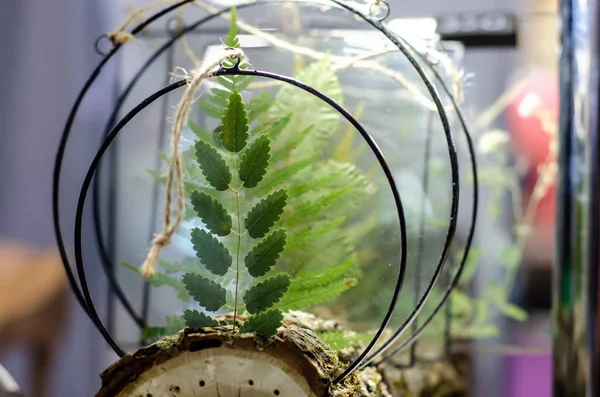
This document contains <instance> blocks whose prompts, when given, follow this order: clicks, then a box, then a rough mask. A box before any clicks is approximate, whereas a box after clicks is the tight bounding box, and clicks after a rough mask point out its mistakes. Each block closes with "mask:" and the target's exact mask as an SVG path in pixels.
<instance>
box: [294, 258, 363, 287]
mask: <svg viewBox="0 0 600 397" xmlns="http://www.w3.org/2000/svg"><path fill="white" fill-rule="evenodd" d="M355 263H356V260H355V259H354V258H352V259H349V260H347V261H346V262H345V263H344V264H342V265H338V266H333V267H329V268H325V269H317V270H303V271H301V272H299V273H298V276H297V277H296V279H295V280H293V281H292V287H291V288H296V289H312V288H319V287H323V286H325V285H327V284H329V283H331V282H333V281H336V280H339V279H341V278H343V277H346V276H349V275H350V274H349V273H351V269H352V268H353V265H355Z"/></svg>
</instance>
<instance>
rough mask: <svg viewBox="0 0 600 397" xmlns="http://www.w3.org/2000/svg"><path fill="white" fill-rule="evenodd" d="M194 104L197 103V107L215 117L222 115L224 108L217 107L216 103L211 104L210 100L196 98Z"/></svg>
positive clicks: (218, 117)
mask: <svg viewBox="0 0 600 397" xmlns="http://www.w3.org/2000/svg"><path fill="white" fill-rule="evenodd" d="M196 104H197V105H198V107H199V108H200V109H202V110H204V112H205V113H206V114H208V115H209V116H210V117H213V118H215V119H220V118H221V117H223V114H224V113H225V109H223V108H221V107H218V106H216V105H213V104H212V103H210V102H206V101H203V100H198V101H197V102H196Z"/></svg>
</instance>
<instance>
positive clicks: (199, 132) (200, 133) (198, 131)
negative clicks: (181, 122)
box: [188, 120, 214, 142]
mask: <svg viewBox="0 0 600 397" xmlns="http://www.w3.org/2000/svg"><path fill="white" fill-rule="evenodd" d="M188 127H189V128H190V130H192V132H193V133H194V135H196V136H197V137H198V138H200V139H202V140H204V141H206V142H209V141H210V140H213V139H214V135H213V134H212V133H211V132H210V131H207V130H205V129H204V128H202V127H200V126H199V125H198V124H196V123H194V122H193V121H192V120H188Z"/></svg>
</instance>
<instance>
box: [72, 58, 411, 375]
mask: <svg viewBox="0 0 600 397" xmlns="http://www.w3.org/2000/svg"><path fill="white" fill-rule="evenodd" d="M225 75H248V76H256V77H265V78H270V79H274V80H278V81H282V82H284V83H288V84H291V85H294V86H296V87H298V88H300V89H302V90H304V91H306V92H308V93H310V94H312V95H313V96H315V97H317V98H319V99H320V100H322V101H324V102H325V103H327V104H328V105H329V106H331V107H332V108H334V109H335V110H336V111H338V112H339V113H340V114H341V115H342V116H343V117H344V118H345V119H346V120H347V121H348V122H349V123H350V124H352V125H353V126H354V127H355V128H356V129H357V130H358V132H359V133H360V134H361V136H362V137H363V139H365V141H366V142H367V144H368V145H369V147H370V148H371V150H372V151H373V153H374V154H375V157H376V158H377V160H378V162H379V164H380V165H381V167H382V169H383V171H384V174H385V176H386V179H387V180H388V183H389V185H390V188H391V190H392V194H393V196H394V202H395V204H396V209H397V210H398V222H399V227H400V234H401V238H402V240H401V258H400V263H399V269H398V277H397V280H396V284H395V288H394V295H393V298H392V301H391V302H390V306H389V308H388V312H387V314H386V316H385V317H384V320H383V321H382V323H381V325H380V327H379V329H378V331H377V332H376V333H375V336H374V337H373V339H372V340H371V342H370V343H369V345H368V346H367V348H366V349H365V350H364V351H363V353H362V354H361V355H360V357H359V358H357V359H356V360H355V362H353V363H352V364H350V365H353V366H354V368H356V367H357V366H359V365H360V364H361V362H362V360H363V359H364V357H366V356H367V355H368V354H369V352H370V351H371V350H372V349H373V347H374V346H375V344H376V343H377V342H378V340H379V338H380V337H381V335H382V334H383V332H384V331H385V328H386V327H387V325H388V323H389V321H390V319H391V316H392V314H393V312H394V309H395V306H396V302H397V300H398V296H399V295H400V291H401V289H402V285H403V282H404V276H405V274H406V262H407V249H406V246H407V242H406V241H407V238H406V219H405V216H404V209H403V206H402V200H401V198H400V194H399V193H398V188H397V186H396V182H395V179H394V176H393V175H392V171H391V170H390V168H389V166H388V165H387V162H386V160H385V157H384V156H383V153H382V152H381V150H380V149H379V147H378V146H377V144H376V143H375V141H374V140H373V138H372V137H371V136H370V135H369V133H368V132H367V131H366V130H365V129H364V128H363V127H362V125H361V124H360V123H359V122H358V121H357V120H356V119H355V118H354V117H353V116H352V115H351V114H350V113H349V112H348V111H347V110H345V109H344V108H343V107H342V106H340V105H339V104H337V103H336V102H335V101H333V100H332V99H331V98H329V97H328V96H326V95H324V94H323V93H321V92H320V91H318V90H315V89H314V88H312V87H310V86H307V85H306V84H304V83H302V82H300V81H298V80H295V79H292V78H290V77H285V76H281V75H277V74H274V73H269V72H264V71H257V70H242V69H240V68H239V67H238V65H235V66H233V67H232V68H225V67H221V68H220V69H219V70H218V71H217V72H215V73H214V74H213V76H225ZM185 84H187V80H181V81H178V82H176V83H173V84H171V85H169V86H167V87H164V88H163V89H161V90H159V91H157V92H156V93H154V94H153V95H151V96H149V97H148V98H146V99H145V100H144V101H142V102H141V103H140V104H139V105H138V106H136V107H135V108H134V109H133V110H131V111H130V112H129V113H128V114H127V115H126V116H125V117H124V118H123V119H121V120H120V121H119V123H118V124H117V125H116V126H115V128H113V129H112V130H111V132H110V133H109V135H108V136H107V137H106V138H105V139H104V141H103V143H102V145H101V146H100V148H99V149H98V152H97V153H96V155H95V156H94V159H93V160H92V163H91V165H90V167H89V169H88V172H87V173H86V177H85V179H84V182H83V185H82V188H81V192H80V195H79V199H78V204H77V212H76V216H75V258H76V261H77V273H78V275H79V282H80V284H81V291H82V293H83V296H84V297H85V299H86V300H87V301H88V302H90V304H89V305H88V311H89V314H90V316H91V317H92V318H93V320H94V322H95V323H96V325H97V327H98V329H99V330H100V332H101V333H102V335H103V336H104V338H105V339H106V341H107V342H108V343H109V344H110V345H111V347H112V348H113V349H114V350H115V352H116V353H117V354H118V355H119V356H123V355H125V353H124V351H123V350H122V349H121V348H120V347H119V346H118V345H117V343H116V342H115V341H114V339H113V338H112V336H111V335H110V334H109V333H108V331H107V330H106V328H105V327H104V325H103V323H102V320H101V319H100V318H99V316H98V314H97V312H96V310H95V307H94V304H93V302H92V300H91V296H90V293H89V289H88V285H87V279H86V277H85V269H84V266H83V263H84V262H83V251H82V224H83V210H84V206H85V200H86V196H87V192H88V190H89V187H90V185H91V184H92V179H93V178H94V174H95V172H96V170H97V168H98V165H99V164H100V161H101V160H102V157H103V155H104V153H106V151H107V150H108V148H109V146H110V144H111V143H112V142H113V140H114V139H115V138H116V137H117V135H118V134H119V132H120V131H121V130H122V129H123V128H124V127H125V126H126V125H127V123H128V122H129V121H131V120H132V119H133V118H134V117H135V116H136V115H137V114H138V113H139V112H141V111H142V110H143V109H145V108H146V107H147V106H148V105H150V104H151V103H152V102H154V101H155V100H156V99H158V98H160V97H162V96H163V95H165V94H167V93H168V92H171V91H173V90H175V89H177V88H179V87H182V86H184V85H185Z"/></svg>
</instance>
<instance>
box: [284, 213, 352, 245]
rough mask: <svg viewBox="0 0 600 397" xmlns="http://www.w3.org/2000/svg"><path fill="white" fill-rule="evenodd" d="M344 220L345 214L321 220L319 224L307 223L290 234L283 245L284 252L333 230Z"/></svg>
mask: <svg viewBox="0 0 600 397" xmlns="http://www.w3.org/2000/svg"><path fill="white" fill-rule="evenodd" d="M345 221H346V216H341V217H339V218H337V219H334V220H332V221H328V222H322V223H321V225H320V226H318V227H315V226H314V225H308V226H307V227H306V228H305V229H304V230H300V231H298V232H296V233H294V234H291V235H290V236H289V238H288V243H287V244H286V246H285V252H289V251H293V250H295V249H298V248H301V247H303V246H305V245H306V244H308V243H310V242H311V241H313V240H315V239H317V238H319V237H321V236H323V235H324V234H326V233H328V232H330V231H332V230H335V229H336V228H338V227H340V226H341V225H342V224H343V223H344V222H345Z"/></svg>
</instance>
